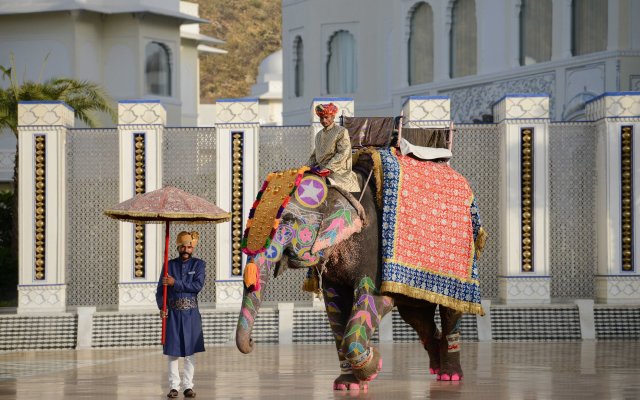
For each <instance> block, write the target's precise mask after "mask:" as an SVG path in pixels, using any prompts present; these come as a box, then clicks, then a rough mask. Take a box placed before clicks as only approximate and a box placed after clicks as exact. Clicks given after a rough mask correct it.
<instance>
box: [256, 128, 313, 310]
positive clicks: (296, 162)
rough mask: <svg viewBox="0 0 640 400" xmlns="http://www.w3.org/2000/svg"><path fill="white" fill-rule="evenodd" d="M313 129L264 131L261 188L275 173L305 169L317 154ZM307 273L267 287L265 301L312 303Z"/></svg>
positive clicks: (296, 273)
mask: <svg viewBox="0 0 640 400" xmlns="http://www.w3.org/2000/svg"><path fill="white" fill-rule="evenodd" d="M314 134H315V133H314V131H313V128H312V127H310V126H275V127H271V126H263V127H260V150H259V151H260V184H259V185H262V182H264V179H265V178H266V177H267V174H269V172H272V171H281V170H284V169H290V168H297V167H301V166H302V165H304V164H305V163H306V162H307V161H308V160H309V156H310V155H311V151H312V150H313V138H314ZM306 273H307V270H306V269H300V270H288V271H286V272H285V273H284V274H282V275H280V276H278V277H277V278H276V279H273V277H272V278H271V280H270V282H269V284H268V285H267V290H266V292H265V297H264V301H273V302H275V301H290V302H311V294H309V293H307V292H304V291H302V289H301V287H302V281H303V280H304V277H305V276H306Z"/></svg>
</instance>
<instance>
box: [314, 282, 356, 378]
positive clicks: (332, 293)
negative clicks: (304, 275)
mask: <svg viewBox="0 0 640 400" xmlns="http://www.w3.org/2000/svg"><path fill="white" fill-rule="evenodd" d="M323 294H324V296H323V299H324V306H325V309H326V311H327V318H328V319H329V325H330V326H331V331H332V332H333V338H334V339H335V342H336V349H337V351H338V360H339V362H340V375H339V376H338V377H337V378H336V379H335V381H334V382H333V389H334V390H360V381H358V379H357V378H356V377H355V375H353V371H352V370H351V364H350V363H349V361H347V358H346V356H345V354H344V351H342V340H343V339H344V332H345V328H346V326H347V322H348V320H349V315H350V313H351V307H352V305H353V288H350V287H338V286H332V287H324V288H323Z"/></svg>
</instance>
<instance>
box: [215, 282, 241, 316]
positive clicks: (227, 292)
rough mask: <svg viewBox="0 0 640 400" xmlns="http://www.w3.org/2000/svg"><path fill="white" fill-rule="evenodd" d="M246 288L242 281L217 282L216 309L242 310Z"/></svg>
mask: <svg viewBox="0 0 640 400" xmlns="http://www.w3.org/2000/svg"><path fill="white" fill-rule="evenodd" d="M243 293H244V287H243V283H242V281H241V280H237V281H216V307H229V308H237V309H238V310H240V304H242V294H243Z"/></svg>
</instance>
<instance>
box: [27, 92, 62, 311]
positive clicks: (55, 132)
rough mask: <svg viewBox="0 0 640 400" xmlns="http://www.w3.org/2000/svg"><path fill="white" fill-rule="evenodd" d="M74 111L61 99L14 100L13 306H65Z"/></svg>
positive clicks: (36, 308)
mask: <svg viewBox="0 0 640 400" xmlns="http://www.w3.org/2000/svg"><path fill="white" fill-rule="evenodd" d="M73 124H74V112H73V109H71V107H69V106H68V105H66V104H65V103H64V102H61V101H25V102H20V103H19V104H18V146H19V148H20V158H19V165H18V167H19V174H20V176H19V182H18V192H19V196H20V203H19V205H18V227H19V231H20V240H19V256H18V259H19V261H18V267H19V276H18V312H19V313H30V312H32V313H33V312H37V313H43V312H45V313H48V312H64V311H65V309H66V290H67V286H66V283H65V268H66V224H67V216H66V209H67V208H66V196H67V193H66V148H65V145H66V135H67V130H68V129H69V128H72V127H73Z"/></svg>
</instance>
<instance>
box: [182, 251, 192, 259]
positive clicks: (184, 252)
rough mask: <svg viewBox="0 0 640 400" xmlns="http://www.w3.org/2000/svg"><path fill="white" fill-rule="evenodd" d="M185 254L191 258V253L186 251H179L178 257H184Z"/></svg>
mask: <svg viewBox="0 0 640 400" xmlns="http://www.w3.org/2000/svg"><path fill="white" fill-rule="evenodd" d="M185 254H186V255H187V258H191V254H190V253H187V252H186V251H183V252H181V253H180V258H184V255H185Z"/></svg>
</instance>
